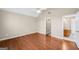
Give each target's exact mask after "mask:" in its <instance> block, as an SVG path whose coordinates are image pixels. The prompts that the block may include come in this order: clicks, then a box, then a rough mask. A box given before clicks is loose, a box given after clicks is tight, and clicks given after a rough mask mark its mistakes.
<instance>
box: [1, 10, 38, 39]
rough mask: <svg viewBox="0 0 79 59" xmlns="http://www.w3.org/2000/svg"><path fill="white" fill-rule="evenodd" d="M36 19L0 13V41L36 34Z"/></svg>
mask: <svg viewBox="0 0 79 59" xmlns="http://www.w3.org/2000/svg"><path fill="white" fill-rule="evenodd" d="M36 23H37V21H36V18H34V17H30V16H25V15H20V14H16V13H10V12H5V11H0V39H2V38H12V37H16V36H21V35H26V34H30V33H34V32H37V29H36V27H37V26H36V25H37V24H36Z"/></svg>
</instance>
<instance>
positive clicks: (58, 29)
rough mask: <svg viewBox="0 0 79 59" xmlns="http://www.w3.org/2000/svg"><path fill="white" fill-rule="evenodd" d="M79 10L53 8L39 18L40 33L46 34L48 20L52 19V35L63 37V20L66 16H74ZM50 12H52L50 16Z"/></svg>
mask: <svg viewBox="0 0 79 59" xmlns="http://www.w3.org/2000/svg"><path fill="white" fill-rule="evenodd" d="M77 11H78V9H74V8H51V9H48V10H47V11H44V12H43V13H42V14H40V16H39V17H38V23H39V25H38V32H40V33H44V34H46V19H47V18H49V17H50V18H51V35H52V36H58V37H63V19H62V17H63V16H64V15H69V14H74V13H76V12H77ZM48 12H51V14H50V15H48Z"/></svg>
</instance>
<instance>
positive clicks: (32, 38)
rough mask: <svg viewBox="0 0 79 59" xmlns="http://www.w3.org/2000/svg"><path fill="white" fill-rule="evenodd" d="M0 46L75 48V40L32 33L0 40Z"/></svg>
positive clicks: (32, 48)
mask: <svg viewBox="0 0 79 59" xmlns="http://www.w3.org/2000/svg"><path fill="white" fill-rule="evenodd" d="M0 47H8V49H9V50H77V49H78V48H77V46H76V44H75V42H71V41H67V40H61V39H59V38H56V37H51V36H46V35H44V34H40V33H33V34H29V35H25V36H21V37H17V38H12V39H8V40H4V41H1V42H0Z"/></svg>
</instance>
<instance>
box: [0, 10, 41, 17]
mask: <svg viewBox="0 0 79 59" xmlns="http://www.w3.org/2000/svg"><path fill="white" fill-rule="evenodd" d="M0 10H4V11H8V12H14V13H19V14H23V15H28V16H33V17H37V16H38V15H39V14H40V13H37V10H38V9H37V8H1V9H0Z"/></svg>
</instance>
